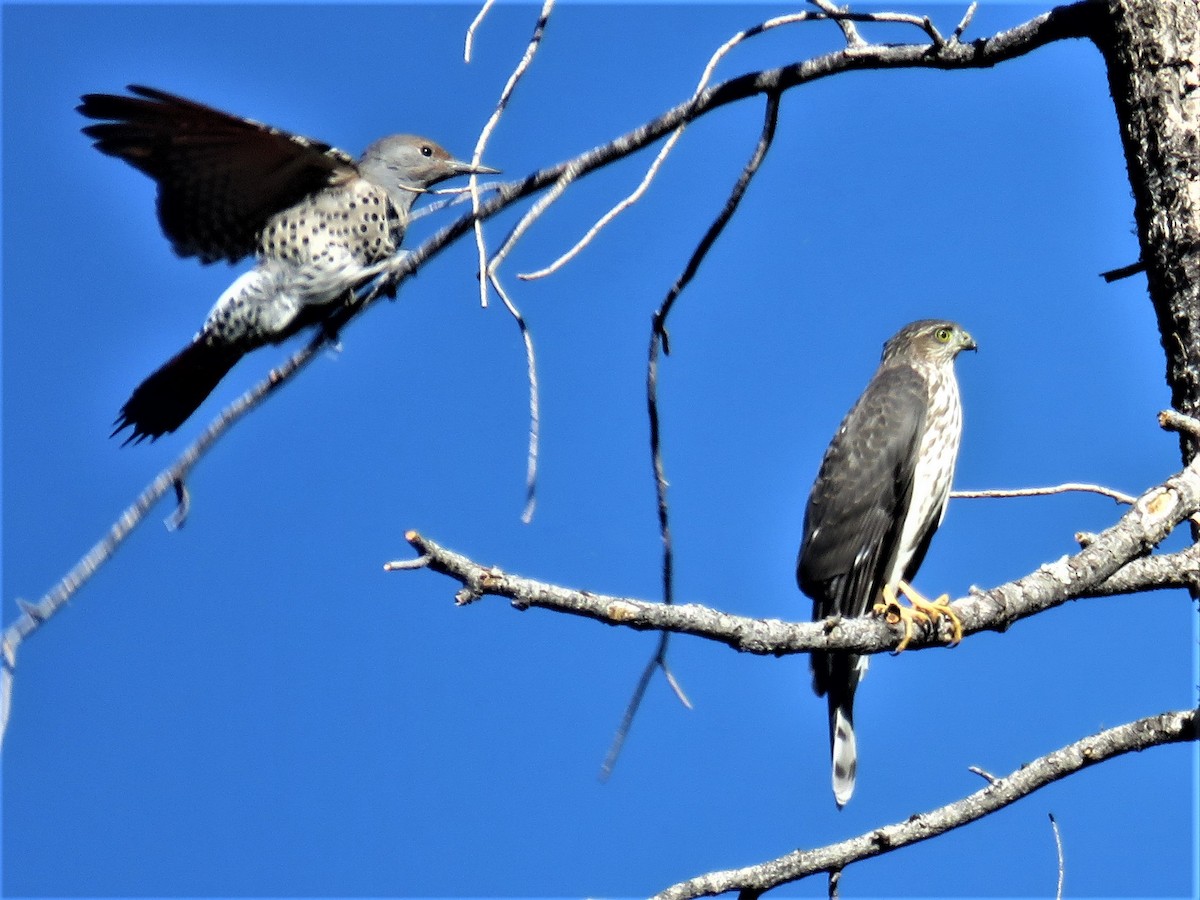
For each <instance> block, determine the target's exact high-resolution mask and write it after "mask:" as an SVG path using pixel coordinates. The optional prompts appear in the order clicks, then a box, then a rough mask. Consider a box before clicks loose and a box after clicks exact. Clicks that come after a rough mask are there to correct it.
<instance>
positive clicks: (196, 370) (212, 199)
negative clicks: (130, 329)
mask: <svg viewBox="0 0 1200 900" xmlns="http://www.w3.org/2000/svg"><path fill="white" fill-rule="evenodd" d="M129 92H130V94H131V95H132V96H128V95H123V94H85V95H84V96H83V98H82V101H83V102H82V103H81V104H80V105H79V107H78V110H79V112H80V113H82V114H83V115H84V116H86V117H88V118H89V119H95V120H97V124H93V125H88V126H87V127H85V128H84V129H83V132H84V134H86V135H87V136H88V137H90V138H92V139H94V141H95V146H96V149H98V150H99V151H100V152H101V153H106V154H108V155H109V156H115V157H117V158H119V159H123V160H125V161H126V162H127V163H129V164H130V165H131V166H133V167H135V168H137V169H139V170H141V171H142V172H144V173H146V174H147V175H149V176H150V177H151V178H153V179H154V181H155V182H157V184H158V220H159V223H160V224H161V225H162V229H163V232H164V233H165V234H166V236H167V237H168V238H169V239H170V241H171V244H172V246H173V248H174V250H175V252H176V253H177V254H179V255H180V256H185V257H186V256H195V257H198V258H199V260H200V261H201V262H202V263H211V262H216V261H217V260H222V259H223V260H226V261H228V262H231V263H232V262H237V261H239V260H241V259H244V258H245V257H248V256H254V258H255V265H254V268H253V269H251V270H250V271H248V272H246V273H245V274H243V275H242V276H241V277H239V278H238V279H237V280H235V281H234V282H233V284H231V285H230V286H229V288H228V289H227V290H226V291H225V293H223V294H222V295H221V297H220V298H219V299H218V300H217V302H216V305H215V306H213V308H212V311H211V312H210V313H209V314H208V317H207V318H206V319H205V321H204V324H203V326H202V327H201V329H200V331H199V332H198V333H197V334H196V336H195V337H193V338H192V341H191V343H189V344H188V345H187V346H186V347H184V348H183V350H181V351H180V352H179V353H178V354H176V355H175V356H174V357H172V358H171V359H170V360H169V361H168V362H166V363H165V364H164V365H163V366H162V367H161V368H159V369H158V371H156V372H154V373H153V374H152V375H150V377H148V378H147V379H146V380H145V381H143V382H142V383H141V384H140V385H139V386H138V387H137V388H136V389H135V390H134V392H133V395H132V396H131V397H130V398H129V400H128V401H126V403H125V405H124V406H123V407H122V408H121V412H120V415H119V416H118V418H117V421H116V423H115V424H116V428H115V429H114V431H113V434H114V435H116V434H118V433H119V432H121V431H122V430H124V429H125V428H130V429H132V431H131V433H130V436H129V437H128V438H127V439H126V441H125V443H127V444H128V443H129V442H130V441H133V442H135V443H137V442H141V441H143V440H145V439H146V438H149V439H150V440H152V441H153V440H157V439H158V438H160V437H162V436H163V435H164V434H167V433H168V432H172V431H175V429H177V428H178V427H179V426H180V425H182V424H183V423H184V422H185V421H186V420H187V418H188V417H189V416H191V414H192V413H193V412H195V411H196V409H197V408H198V407H199V406H200V404H201V403H203V402H204V399H205V398H206V397H207V396H208V395H209V394H210V393H211V392H212V391H213V389H214V388H215V387H216V386H217V384H218V383H219V382H220V380H221V379H222V378H224V377H225V374H226V373H227V372H228V371H229V370H230V369H231V368H233V366H234V364H235V363H236V362H237V361H238V360H239V359H241V358H242V356H244V355H245V354H246V353H249V352H250V351H251V350H255V349H257V348H258V347H262V346H265V345H267V344H277V343H280V342H281V341H284V340H286V339H287V338H289V337H291V336H292V335H294V334H296V333H297V332H299V331H301V330H302V329H304V328H306V327H309V326H312V325H319V324H320V323H322V322H323V321H325V320H326V319H327V317H328V316H329V314H330V313H331V312H332V311H333V310H334V309H336V308H337V306H338V305H339V303H341V302H348V301H349V300H351V299H352V297H353V294H354V292H355V291H356V290H358V289H360V288H362V287H363V286H365V285H366V284H367V283H369V282H370V281H372V280H373V279H374V278H377V277H378V276H379V275H380V274H382V273H383V272H384V271H386V267H387V265H388V263H389V262H390V261H394V260H396V259H397V257H396V254H397V252H398V251H399V248H400V243H401V241H402V240H403V239H404V231H405V229H406V227H407V225H408V221H409V214H410V211H411V209H412V206H413V203H414V202H415V201H416V199H417V197H418V196H419V195H420V194H421V193H423V192H425V191H426V190H427V189H428V188H430V187H432V186H433V185H435V184H438V183H439V182H442V181H445V180H446V179H448V178H453V177H455V176H456V175H480V174H497V170H496V169H492V168H489V167H487V166H482V165H472V164H471V163H467V162H463V161H461V160H458V159H455V158H454V157H452V156H451V155H450V154H449V153H448V152H446V151H445V150H444V149H442V148H441V147H439V146H438V145H437V144H435V143H434V142H433V141H430V140H428V139H426V138H422V137H417V136H414V135H408V134H398V135H392V136H390V137H385V138H382V139H380V140H378V141H376V142H375V143H373V144H371V146H369V147H368V148H367V150H366V152H365V153H363V155H362V156H361V157H360V158H359V159H358V160H355V159H353V158H352V157H350V156H349V155H348V154H346V153H344V152H343V151H341V150H338V149H336V148H334V147H331V146H330V145H329V144H324V143H321V142H319V141H314V140H311V139H309V138H305V137H301V136H299V135H295V134H290V133H288V132H286V131H281V130H280V129H278V128H271V127H269V126H267V125H263V124H261V123H259V122H254V121H252V120H250V119H242V118H239V117H237V116H232V115H229V114H228V113H224V112H221V111H220V110H217V109H213V108H212V107H209V106H204V105H203V104H200V103H197V102H195V101H193V100H187V99H185V98H183V97H179V96H176V95H174V94H169V93H167V92H165V91H160V90H157V89H155V88H150V87H143V86H140V85H130V86H129Z"/></svg>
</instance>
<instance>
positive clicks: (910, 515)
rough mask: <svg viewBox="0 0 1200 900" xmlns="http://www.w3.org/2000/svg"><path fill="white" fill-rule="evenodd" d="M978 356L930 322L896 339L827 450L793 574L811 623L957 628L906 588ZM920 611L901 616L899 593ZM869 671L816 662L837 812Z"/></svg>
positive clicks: (944, 489)
mask: <svg viewBox="0 0 1200 900" xmlns="http://www.w3.org/2000/svg"><path fill="white" fill-rule="evenodd" d="M974 349H976V346H975V341H974V340H973V339H972V338H971V336H970V335H969V334H968V333H967V332H966V331H964V330H963V329H962V327H961V326H959V325H957V324H955V323H953V322H947V321H943V320H937V319H924V320H921V321H919V322H913V323H912V324H910V325H906V326H905V327H904V328H902V329H900V331H899V332H897V333H896V334H895V335H894V336H893V337H892V338H891V339H890V340H889V341H888V342H887V343H886V344H884V348H883V359H882V361H881V362H880V364H879V368H878V370H876V372H875V374H874V375H873V376H872V378H871V380H870V382H869V383H868V384H867V388H866V390H865V391H864V392H863V394H862V396H861V397H859V399H858V401H857V402H856V403H855V404H854V407H853V408H852V409H851V410H850V412H849V413H848V414H847V415H846V418H845V419H844V420H843V421H842V424H841V426H840V427H839V428H838V430H837V433H836V434H835V435H834V436H833V440H832V441H831V442H830V444H829V448H828V449H827V450H826V451H825V457H824V459H822V461H821V468H820V471H819V472H818V474H817V478H816V482H815V483H814V484H813V488H812V492H811V494H810V495H809V498H808V506H807V508H806V510H805V513H804V537H803V540H802V541H801V544H800V554H799V559H798V561H797V566H796V577H797V581H798V582H799V584H800V589H801V590H802V591H804V593H805V594H807V595H808V596H809V597H811V598H812V601H813V618H814V620H817V621H820V620H822V619H825V618H827V617H830V616H841V617H846V618H853V617H855V616H862V615H865V614H866V613H867V612H868V611H869V610H872V609H876V608H877V604H881V603H882V604H884V605H885V607H886V608H887V609H889V610H890V611H891V612H892V613H893V614H894V615H898V616H899V617H900V618H902V619H903V621H904V624H905V640H904V641H903V642H902V643H901V645H900V647H901V648H903V646H904V645H905V644H907V641H908V638H909V636H911V633H912V631H911V629H912V621H913V619H914V618H916V619H917V620H919V621H927V620H930V619H934V620H936V618H937V617H938V616H945V617H947V618H949V619H950V621H951V624H952V626H953V628H954V633H955V639H957V638H958V637H961V625H960V624H959V622H958V619H957V617H956V616H955V615H954V613H953V612H951V611H950V610H949V606H948V605H947V603H946V599H947V598H944V597H943V598H939V599H938V600H937V601H933V602H932V603H931V602H930V601H926V600H924V599H923V598H921V597H920V596H919V595H917V594H916V593H915V591H912V590H911V588H909V582H910V581H911V580H912V578H913V576H914V575H915V574H916V572H917V569H918V568H919V567H920V565H921V562H922V560H923V559H924V558H925V553H926V551H927V550H928V549H929V542H930V539H931V538H932V537H933V534H934V532H935V531H937V528H938V526H939V525H940V524H941V522H942V517H943V516H944V515H945V512H946V500H947V498H948V497H949V494H950V482H951V480H952V479H953V476H954V465H955V462H956V460H957V458H958V447H959V440H960V438H961V436H962V406H961V403H960V401H959V393H958V381H957V380H956V378H955V376H954V359H955V357H956V356H958V354H959V353H960V352H962V351H963V350H974ZM898 590H899V591H902V592H904V593H905V594H907V595H908V596H909V598H910V601H911V602H912V608H903V609H902V608H900V607H899V606H898V605H897V603H896V592H897V591H898ZM866 670H867V659H866V657H862V656H857V655H855V654H853V653H823V652H817V653H813V654H812V672H813V690H814V691H816V693H817V696H825V697H827V698H828V704H829V741H830V751H831V755H832V757H833V793H834V798H835V799H836V800H837V804H838V806H839V807H841V806H844V805H845V804H846V802H847V801H848V800H849V799H850V796H851V794H852V793H853V792H854V779H855V773H856V769H857V748H856V745H855V738H854V692H855V690H856V689H857V687H858V683H859V681H861V680H862V678H863V676H864V675H865V673H866Z"/></svg>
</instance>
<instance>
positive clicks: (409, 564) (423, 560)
mask: <svg viewBox="0 0 1200 900" xmlns="http://www.w3.org/2000/svg"><path fill="white" fill-rule="evenodd" d="M432 559H433V557H432V556H430V555H429V554H428V553H422V554H421V555H420V556H418V557H417V558H416V559H394V560H392V561H391V562H386V563H384V564H383V571H385V572H399V571H408V570H411V569H423V568H425V567H426V566H427V565H429V563H430V561H431V560H432Z"/></svg>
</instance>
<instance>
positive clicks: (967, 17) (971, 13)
mask: <svg viewBox="0 0 1200 900" xmlns="http://www.w3.org/2000/svg"><path fill="white" fill-rule="evenodd" d="M977 9H979V4H978V3H976V2H972V3H971V5H970V6H968V7H967V11H966V12H965V13H964V14H963V17H962V21H961V22H959V23H958V27H957V28H955V29H954V34H953V35H951V37H950V40H951V41H952V42H953V43H958V42H959V40H960V39H961V38H962V36H963V32H965V31H966V30H967V27H968V26H969V25H970V24H971V20H972V19H973V18H975V11H976V10H977Z"/></svg>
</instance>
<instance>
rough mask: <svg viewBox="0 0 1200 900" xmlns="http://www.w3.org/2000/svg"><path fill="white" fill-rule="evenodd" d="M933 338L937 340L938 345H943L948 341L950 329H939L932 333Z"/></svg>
mask: <svg viewBox="0 0 1200 900" xmlns="http://www.w3.org/2000/svg"><path fill="white" fill-rule="evenodd" d="M933 336H934V337H935V338H937V339H938V342H939V343H942V344H945V343H947V342H948V341H949V340H950V329H949V328H939V329H938V330H937V331H935V332H934V333H933Z"/></svg>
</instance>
